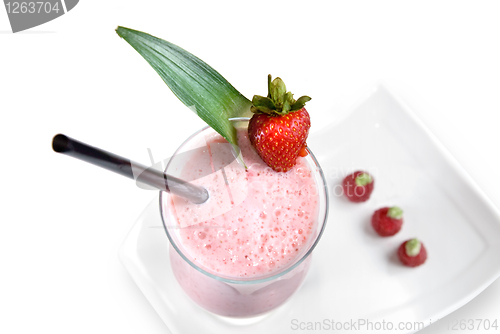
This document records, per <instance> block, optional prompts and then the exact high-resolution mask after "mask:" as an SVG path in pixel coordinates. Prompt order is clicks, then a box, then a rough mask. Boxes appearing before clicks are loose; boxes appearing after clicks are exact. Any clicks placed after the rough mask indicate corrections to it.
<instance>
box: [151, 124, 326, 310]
mask: <svg viewBox="0 0 500 334" xmlns="http://www.w3.org/2000/svg"><path fill="white" fill-rule="evenodd" d="M231 121H232V123H233V125H234V126H235V127H236V128H239V127H245V128H246V127H247V126H248V118H237V119H232V120H231ZM213 132H214V131H213V130H212V129H211V128H210V127H208V126H207V127H205V128H203V129H202V130H200V131H198V132H196V133H195V134H193V135H192V136H191V137H189V138H188V139H187V140H186V141H185V142H184V143H183V144H182V145H181V147H180V148H179V149H178V150H177V151H176V152H175V154H174V156H173V158H172V159H170V161H169V163H168V166H167V170H166V172H167V174H170V175H172V176H176V177H181V172H182V169H183V168H185V165H186V162H187V161H189V160H190V159H191V158H192V157H193V155H196V154H200V152H201V151H200V150H203V149H204V147H203V145H201V146H200V143H203V141H204V138H207V137H210V136H211V135H212V133H213ZM305 159H306V160H307V164H308V166H309V168H310V170H311V172H312V177H313V179H314V182H315V186H316V189H317V191H316V193H317V194H316V195H317V199H318V205H317V219H316V220H317V221H316V223H315V224H314V226H313V228H312V231H311V233H310V236H309V238H308V240H307V242H306V243H305V244H304V245H302V247H301V249H300V251H298V254H296V256H295V257H294V259H293V261H291V262H289V263H288V264H287V265H286V266H284V267H281V268H280V269H279V270H277V271H274V272H270V273H268V274H267V275H259V276H256V277H250V278H246V277H240V276H238V277H236V276H227V275H222V274H219V273H217V272H215V271H214V270H210V269H208V268H205V267H203V266H201V265H200V263H199V262H198V261H196V259H194V258H193V257H192V256H191V255H190V253H189V252H188V251H187V250H186V247H184V245H183V243H182V240H181V239H180V236H179V233H180V230H181V228H188V229H197V228H199V227H198V226H197V225H196V224H193V225H190V224H189V222H188V224H187V225H186V224H185V222H184V224H185V226H183V227H180V226H179V221H178V220H177V219H178V217H177V215H176V213H175V208H174V200H173V196H171V195H169V194H168V193H165V192H160V211H161V216H162V220H163V225H164V227H165V231H166V233H167V236H168V239H169V240H170V261H171V267H172V270H173V273H174V275H175V277H176V279H177V281H178V282H179V284H180V286H181V287H182V289H183V290H184V292H185V293H186V294H187V295H188V296H189V297H190V298H191V299H192V300H193V301H195V302H196V303H197V304H198V305H200V306H201V307H203V308H205V309H206V310H208V311H210V312H213V313H215V314H217V315H221V316H225V317H239V318H248V317H253V316H258V315H261V314H264V313H266V312H268V311H271V310H273V309H275V308H276V307H278V306H280V305H282V304H283V303H284V302H285V301H286V300H287V299H288V298H289V297H290V296H291V295H292V294H293V293H294V292H295V291H297V289H298V288H299V287H300V285H301V283H302V282H303V280H304V278H305V276H306V274H307V272H308V269H309V267H310V263H311V253H312V251H313V250H314V248H315V246H316V245H317V243H318V241H319V239H320V237H321V235H322V233H323V231H324V229H325V225H326V220H327V215H328V191H327V184H326V181H325V178H324V176H323V172H322V170H321V167H320V166H319V164H318V162H317V160H316V158H315V157H314V155H313V154H312V152H311V151H310V150H309V154H308V155H307V157H306V158H305ZM234 163H237V162H236V161H234ZM200 168H201V167H200ZM211 168H212V171H213V168H214V167H213V163H212V166H211ZM200 171H201V169H200ZM201 174H203V173H201ZM227 177H230V175H225V174H224V178H227ZM213 195H214V194H211V196H213ZM236 197H237V196H236ZM231 200H232V201H233V204H234V201H237V199H236V198H234V199H233V198H232V199H231ZM202 205H203V204H202ZM243 205H244V204H243ZM221 206H223V205H221ZM218 209H221V210H224V208H218ZM215 228H216V227H215Z"/></svg>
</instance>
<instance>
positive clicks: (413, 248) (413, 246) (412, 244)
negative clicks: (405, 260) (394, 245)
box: [405, 239, 422, 257]
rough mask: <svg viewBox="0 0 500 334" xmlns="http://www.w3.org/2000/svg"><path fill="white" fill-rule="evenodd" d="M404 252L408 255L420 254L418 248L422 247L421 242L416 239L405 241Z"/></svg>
mask: <svg viewBox="0 0 500 334" xmlns="http://www.w3.org/2000/svg"><path fill="white" fill-rule="evenodd" d="M405 248H406V254H407V255H408V256H411V257H414V256H417V255H418V254H420V250H421V249H422V244H421V243H420V241H418V239H411V240H408V241H407V242H406V245H405Z"/></svg>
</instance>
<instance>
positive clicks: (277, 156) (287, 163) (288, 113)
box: [248, 75, 311, 172]
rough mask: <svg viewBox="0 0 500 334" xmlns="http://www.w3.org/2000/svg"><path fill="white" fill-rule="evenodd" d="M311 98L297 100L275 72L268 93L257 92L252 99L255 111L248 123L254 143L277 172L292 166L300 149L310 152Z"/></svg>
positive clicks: (305, 152) (302, 151)
mask: <svg viewBox="0 0 500 334" xmlns="http://www.w3.org/2000/svg"><path fill="white" fill-rule="evenodd" d="M309 100H311V98H310V97H308V96H302V97H300V98H299V99H298V100H295V99H294V98H293V94H292V93H290V92H287V91H286V86H285V83H284V82H283V80H281V79H280V78H276V79H274V80H273V81H271V75H269V76H268V95H267V97H264V96H259V95H255V96H254V97H253V99H252V104H253V106H252V107H251V110H252V112H253V113H254V115H253V116H252V118H251V119H250V123H249V124H248V136H249V138H250V143H251V144H252V145H253V147H254V148H255V149H256V151H257V153H258V154H259V156H260V157H261V158H262V160H263V161H264V162H265V163H266V164H267V165H268V166H269V167H271V168H272V169H273V170H275V171H277V172H287V171H288V170H290V168H292V167H293V166H294V165H295V163H296V161H297V156H298V155H299V153H300V155H301V156H304V155H307V151H306V149H305V146H306V139H307V135H308V134H309V128H310V127H311V120H310V118H309V114H308V113H307V111H306V109H305V108H304V105H305V103H306V102H307V101H309Z"/></svg>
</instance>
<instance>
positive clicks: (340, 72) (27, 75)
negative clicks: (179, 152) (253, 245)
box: [0, 0, 500, 334]
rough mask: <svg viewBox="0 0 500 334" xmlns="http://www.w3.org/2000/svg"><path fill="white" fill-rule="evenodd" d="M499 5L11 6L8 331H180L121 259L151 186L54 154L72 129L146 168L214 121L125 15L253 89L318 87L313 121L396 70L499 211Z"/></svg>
mask: <svg viewBox="0 0 500 334" xmlns="http://www.w3.org/2000/svg"><path fill="white" fill-rule="evenodd" d="M499 17H500V2H498V1H456V0H455V1H401V0H399V1H328V2H327V1H323V2H320V1H306V2H303V3H301V2H292V1H286V2H273V3H272V5H270V4H268V3H266V2H264V1H253V2H251V3H250V2H248V3H245V4H244V3H243V2H230V1H227V2H221V1H203V2H202V1H200V2H193V1H170V2H169V1H159V0H142V1H131V0H120V1H118V0H107V1H92V0H83V1H80V3H79V4H78V5H77V6H76V7H75V8H74V9H73V10H72V11H70V12H69V13H68V14H66V15H64V16H62V17H60V18H58V19H56V20H54V21H52V22H49V23H46V24H44V25H42V26H39V27H35V28H33V29H30V30H28V31H26V32H21V33H17V34H12V33H11V31H10V25H9V23H8V19H7V15H6V12H5V10H4V9H3V8H0V111H1V120H0V139H1V140H0V145H1V157H2V164H1V167H0V168H1V172H2V174H1V176H2V182H1V183H0V189H1V194H2V201H1V203H2V205H1V208H2V211H1V212H2V219H1V225H0V258H1V262H0V263H1V267H0V268H1V269H0V312H1V313H0V333H68V332H71V333H89V332H92V333H110V332H120V333H122V334H125V333H166V332H168V331H167V329H166V327H165V325H164V324H163V323H162V322H161V320H160V318H159V317H158V316H157V315H156V313H155V312H154V310H153V309H152V308H151V306H150V305H149V304H148V302H147V300H146V299H145V298H144V297H143V295H142V294H141V292H140V291H139V290H138V288H137V287H136V286H135V284H134V283H133V281H132V280H131V278H130V277H129V276H128V273H127V272H126V271H125V269H124V268H123V267H122V266H121V264H120V262H119V260H118V258H117V251H118V248H119V246H120V243H121V242H122V240H123V239H124V238H125V236H126V234H127V232H128V230H129V229H130V228H131V226H132V225H133V223H134V220H135V219H136V218H137V216H138V215H139V214H140V213H141V211H142V210H143V209H144V208H145V207H146V205H147V204H148V203H149V202H150V201H151V200H152V199H153V197H154V194H153V193H152V192H148V191H145V190H140V189H137V188H136V187H135V186H134V184H133V183H132V182H129V181H127V180H126V179H124V178H123V177H120V176H118V175H113V174H111V173H109V172H106V171H104V170H102V169H99V168H96V167H92V166H90V165H87V164H85V163H82V162H79V161H77V160H75V159H71V158H68V157H65V156H62V155H57V154H55V153H54V152H52V150H51V139H52V137H53V136H54V135H55V134H57V133H59V132H62V133H65V134H67V135H69V136H71V137H74V138H77V139H79V140H81V141H84V142H87V143H89V144H92V145H96V146H99V147H102V148H104V149H107V150H109V151H112V152H115V153H118V154H120V155H123V156H126V157H130V158H132V159H135V160H138V161H140V162H142V163H145V164H147V163H149V156H148V151H147V149H148V148H150V149H151V150H152V153H153V156H154V157H155V159H156V160H159V159H164V158H166V157H168V156H169V154H171V153H172V152H173V150H174V149H175V148H176V147H177V146H178V145H179V144H180V143H181V141H182V140H183V138H185V137H186V136H187V135H188V134H189V133H191V132H193V131H194V130H197V129H199V128H201V127H202V125H203V122H202V121H201V120H199V119H197V117H196V116H195V115H194V114H193V113H191V112H190V111H189V110H187V109H186V108H184V107H183V106H182V104H181V103H180V102H178V101H177V100H176V98H175V96H174V95H173V94H172V93H171V92H170V91H169V90H168V88H167V86H166V85H165V84H164V83H163V82H162V81H161V79H160V78H159V77H158V75H157V74H156V73H155V72H154V71H153V70H152V69H151V68H150V67H149V65H148V64H147V63H146V62H145V61H144V60H143V59H142V58H141V57H140V56H139V55H138V54H137V53H136V52H135V51H134V50H133V49H132V48H131V47H130V46H129V45H127V43H126V42H125V41H123V40H121V39H120V38H119V37H118V36H117V35H116V33H115V32H114V29H115V28H116V26H118V25H123V26H126V27H130V28H134V29H138V30H142V31H146V32H148V33H150V34H153V35H156V36H159V37H161V38H164V39H167V40H169V41H171V42H173V43H176V44H178V45H180V46H181V47H183V48H185V49H186V50H188V51H190V52H192V53H194V54H196V55H197V56H199V57H200V58H202V59H203V60H205V61H206V62H207V63H209V64H210V65H211V66H212V67H214V68H216V69H217V70H218V71H219V72H220V73H221V74H222V75H223V76H225V77H226V78H227V79H228V81H230V82H231V83H232V84H233V85H234V86H235V87H236V88H237V89H239V90H240V91H241V92H242V93H243V94H244V95H245V96H247V97H251V96H252V95H253V94H265V91H266V76H267V74H268V73H271V74H273V75H274V76H278V75H279V76H281V77H282V78H283V79H284V80H285V82H286V83H287V86H288V88H289V89H290V90H292V91H293V92H294V93H295V94H296V96H300V95H303V94H307V95H310V96H311V97H312V98H313V100H312V101H311V102H310V103H309V107H308V110H309V112H310V113H311V115H312V122H313V127H312V131H316V130H318V129H320V128H321V127H322V126H324V125H326V124H328V122H330V121H331V120H334V119H336V118H337V117H339V116H340V115H341V114H342V113H344V112H346V111H348V110H349V107H350V106H352V105H353V104H355V103H356V102H357V101H358V100H359V99H360V98H361V97H362V96H363V95H364V94H365V93H366V92H368V91H369V89H370V88H371V87H372V86H373V85H375V84H376V83H379V82H382V83H385V84H386V85H387V86H388V87H389V88H390V89H392V91H394V92H395V94H396V95H398V96H400V97H401V98H402V99H403V100H404V101H406V102H407V103H408V104H409V105H410V107H411V108H413V109H414V110H416V112H417V113H418V115H419V116H420V117H421V118H422V120H423V121H424V122H425V123H426V124H427V125H428V127H429V128H430V129H431V130H432V131H433V132H434V133H435V134H436V135H437V137H438V138H439V139H440V140H441V141H442V142H443V143H444V145H445V146H446V147H447V148H448V149H449V150H450V151H451V153H452V154H453V155H454V156H455V157H456V158H457V160H458V161H459V162H460V163H461V164H462V166H463V167H464V168H465V169H466V170H467V171H468V172H469V173H470V174H471V176H472V177H473V178H474V179H475V180H476V181H477V183H478V184H479V185H480V187H481V188H482V189H483V190H484V192H485V193H486V194H487V195H488V196H489V197H490V199H491V200H492V201H493V202H494V203H495V205H496V206H497V207H500V187H499V177H498V170H500V158H499V152H498V143H499V142H500V131H499V123H498V121H499V115H500V98H499V97H500V43H499V42H500V19H499ZM332 145H335V143H332ZM499 300H500V281H498V280H497V281H496V282H495V283H494V284H493V285H491V286H490V287H489V288H488V289H487V290H485V291H484V292H483V293H482V294H481V295H479V296H478V297H477V298H476V299H474V300H472V301H471V302H470V303H469V304H467V305H466V306H464V307H463V308H461V309H459V310H458V311H456V312H454V313H452V314H451V315H449V316H448V317H446V318H445V319H443V320H441V323H442V324H443V323H445V324H446V323H447V322H451V321H452V320H453V319H459V320H460V319H477V318H482V319H490V320H493V319H498V318H500V302H499ZM194 321H195V320H194ZM499 331H500V329H499ZM437 332H438V330H437V328H436V326H431V327H429V328H427V329H425V330H424V331H422V333H437ZM450 332H454V333H460V332H467V331H450ZM474 332H484V333H491V332H495V331H493V330H490V331H474Z"/></svg>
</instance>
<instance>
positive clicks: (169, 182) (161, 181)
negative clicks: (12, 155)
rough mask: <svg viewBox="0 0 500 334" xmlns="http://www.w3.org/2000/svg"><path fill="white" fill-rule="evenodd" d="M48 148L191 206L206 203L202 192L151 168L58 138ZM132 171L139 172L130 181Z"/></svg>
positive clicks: (65, 138)
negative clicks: (182, 198) (179, 198)
mask: <svg viewBox="0 0 500 334" xmlns="http://www.w3.org/2000/svg"><path fill="white" fill-rule="evenodd" d="M52 148H53V149H54V151H56V152H58V153H63V154H66V155H69V156H70V157H73V158H77V159H80V160H83V161H85V162H88V163H90V164H93V165H96V166H99V167H102V168H104V169H107V170H109V171H112V172H115V173H117V174H120V175H123V176H126V177H128V178H130V179H133V180H137V181H140V182H142V183H145V184H147V185H150V186H152V187H155V188H157V189H159V190H162V191H167V192H170V193H172V194H175V195H177V196H181V197H184V198H186V199H188V200H189V201H191V202H192V203H195V204H201V203H204V202H205V201H206V200H207V199H208V191H207V190H206V189H205V188H202V187H199V186H196V185H193V184H191V183H188V182H186V181H183V180H180V179H178V178H176V177H173V176H170V175H167V174H165V173H163V172H161V171H159V170H156V169H154V168H148V167H145V166H143V165H141V164H139V163H137V162H134V161H132V160H129V159H126V158H123V157H120V156H119V155H116V154H113V153H110V152H107V151H104V150H101V149H99V148H97V147H93V146H90V145H87V144H85V143H82V142H80V141H78V140H75V139H72V138H69V137H67V136H65V135H62V134H58V135H56V136H55V137H54V139H53V140H52ZM133 171H136V173H137V171H140V174H139V175H138V176H137V175H136V177H134V172H133Z"/></svg>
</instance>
